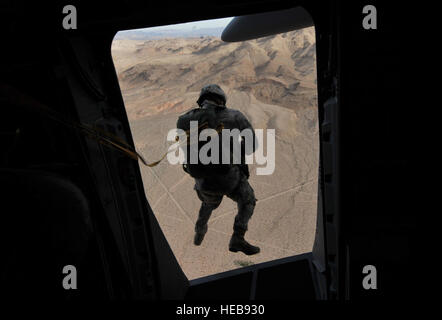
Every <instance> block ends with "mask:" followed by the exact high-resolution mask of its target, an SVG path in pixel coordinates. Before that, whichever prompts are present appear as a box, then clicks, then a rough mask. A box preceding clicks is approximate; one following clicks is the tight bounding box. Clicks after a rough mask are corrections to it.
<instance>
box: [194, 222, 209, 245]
mask: <svg viewBox="0 0 442 320" xmlns="http://www.w3.org/2000/svg"><path fill="white" fill-rule="evenodd" d="M206 232H207V224H205V225H204V226H202V227H200V226H199V225H198V224H196V225H195V237H194V238H193V243H194V244H195V245H196V246H199V245H200V244H201V242H203V239H204V236H205V235H206Z"/></svg>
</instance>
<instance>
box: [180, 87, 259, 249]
mask: <svg viewBox="0 0 442 320" xmlns="http://www.w3.org/2000/svg"><path fill="white" fill-rule="evenodd" d="M207 92H209V93H215V95H210V94H209V95H206V93H207ZM218 97H220V98H221V99H217V98H218ZM198 104H199V105H200V109H194V110H190V111H189V112H187V113H186V114H184V115H182V116H180V117H179V119H178V121H177V128H180V129H183V130H188V128H189V123H190V121H195V120H198V121H199V123H201V121H206V122H208V123H209V127H210V128H216V127H218V126H219V125H220V124H222V125H223V127H224V129H239V130H240V131H242V130H244V129H251V130H252V132H253V138H254V141H255V143H254V145H253V147H252V149H249V150H248V151H245V150H244V147H243V148H242V149H243V150H242V155H243V156H244V153H247V154H251V153H252V152H254V151H255V149H256V147H257V141H256V138H255V135H254V131H253V127H252V126H251V124H250V122H249V121H248V120H247V118H246V117H245V116H244V115H243V114H242V113H241V112H240V111H238V110H233V109H229V108H226V106H225V95H224V92H223V91H222V89H221V88H220V87H219V86H217V85H209V86H206V87H204V88H203V89H202V90H201V95H200V99H198ZM202 118H204V119H203V120H202ZM234 143H235V142H234ZM238 143H239V142H238ZM243 160H244V158H243ZM248 175H249V174H248V167H247V164H244V162H242V164H239V165H232V166H230V167H229V169H228V171H227V172H222V173H217V172H215V171H214V172H212V173H211V174H210V175H209V176H206V177H204V178H195V187H194V189H195V190H196V192H197V195H198V198H199V199H200V200H201V202H202V204H201V208H200V210H199V216H198V220H197V222H196V225H195V241H194V243H195V244H196V245H199V244H201V242H202V240H203V238H204V235H205V233H206V232H207V222H208V221H209V218H210V215H211V213H212V211H213V210H214V209H216V208H217V207H218V206H219V205H220V204H221V201H222V199H223V197H224V196H227V197H229V198H231V199H232V200H233V201H235V202H236V203H237V206H238V213H237V215H236V217H235V222H234V225H233V231H234V232H233V235H232V239H231V241H230V244H229V250H230V251H233V252H237V251H242V252H244V253H245V254H256V253H258V252H259V248H258V247H255V246H252V245H250V244H249V243H248V242H247V241H245V240H244V234H245V232H246V231H247V225H248V221H249V219H250V218H251V216H252V214H253V210H254V208H255V204H256V198H255V194H254V191H253V188H252V187H251V186H250V184H249V182H248Z"/></svg>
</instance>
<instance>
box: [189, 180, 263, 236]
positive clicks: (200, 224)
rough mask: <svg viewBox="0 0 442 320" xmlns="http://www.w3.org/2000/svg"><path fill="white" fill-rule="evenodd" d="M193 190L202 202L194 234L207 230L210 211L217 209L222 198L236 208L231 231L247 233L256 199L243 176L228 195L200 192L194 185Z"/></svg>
mask: <svg viewBox="0 0 442 320" xmlns="http://www.w3.org/2000/svg"><path fill="white" fill-rule="evenodd" d="M195 190H196V192H197V194H198V198H199V199H200V200H201V202H202V204H201V208H200V210H199V215H198V220H197V222H196V225H195V232H204V231H205V230H207V222H208V221H209V218H210V215H211V214H212V211H213V210H215V209H216V208H218V206H219V205H220V204H221V201H222V200H223V197H224V196H227V197H229V198H230V199H232V200H233V201H235V202H236V204H237V207H238V213H237V215H236V217H235V222H234V224H233V230H234V231H236V232H246V231H247V225H248V222H249V220H250V218H251V217H252V215H253V210H254V209H255V204H256V198H255V193H254V191H253V188H252V187H251V186H250V184H249V181H248V180H247V178H246V177H245V176H242V177H241V179H240V181H239V182H238V185H237V187H236V188H235V189H234V190H233V191H231V192H229V193H223V192H214V191H207V190H204V189H202V190H201V189H197V187H196V185H195Z"/></svg>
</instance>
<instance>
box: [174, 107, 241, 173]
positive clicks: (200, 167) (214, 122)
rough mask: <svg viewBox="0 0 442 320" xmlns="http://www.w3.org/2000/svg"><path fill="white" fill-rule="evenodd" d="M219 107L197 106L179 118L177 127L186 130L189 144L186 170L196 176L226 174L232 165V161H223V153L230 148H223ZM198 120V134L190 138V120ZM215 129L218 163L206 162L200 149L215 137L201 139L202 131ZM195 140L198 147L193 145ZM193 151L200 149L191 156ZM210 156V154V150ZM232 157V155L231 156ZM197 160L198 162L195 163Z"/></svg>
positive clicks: (186, 152) (186, 149) (184, 166)
mask: <svg viewBox="0 0 442 320" xmlns="http://www.w3.org/2000/svg"><path fill="white" fill-rule="evenodd" d="M216 113H217V108H210V109H204V108H197V109H193V110H190V111H189V112H187V113H185V114H184V115H182V116H180V117H179V118H178V122H177V128H178V129H181V130H184V131H186V133H187V144H186V148H185V154H186V164H184V165H183V168H184V170H185V171H186V172H187V173H189V174H190V175H191V176H192V177H194V178H205V177H210V176H212V175H214V174H224V173H227V172H228V171H229V170H230V168H231V167H232V164H231V163H232V162H230V163H228V164H223V163H222V154H223V152H230V150H223V148H222V139H221V136H222V135H221V133H222V129H223V124H222V123H221V121H219V120H218V119H217V118H218V117H217V115H216ZM191 121H197V123H198V136H197V139H194V140H195V141H192V139H190V122H191ZM208 128H210V129H214V130H215V131H216V132H217V135H218V139H219V140H218V142H219V143H218V151H219V152H218V157H217V158H218V163H212V162H210V163H208V164H204V163H202V162H201V159H200V156H199V155H200V150H201V148H202V147H203V146H204V145H205V144H207V143H208V142H209V141H210V140H211V139H213V138H214V137H211V136H209V137H208V138H207V141H199V137H200V133H201V131H203V130H204V129H208ZM193 142H197V147H195V146H194V145H193V146H192V143H193ZM191 151H193V152H195V151H198V154H197V155H196V156H195V155H194V156H193V157H191ZM208 156H210V151H209V154H208ZM229 158H230V157H229ZM191 160H193V161H191ZM195 160H196V163H195Z"/></svg>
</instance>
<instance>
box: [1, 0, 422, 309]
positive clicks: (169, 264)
mask: <svg viewBox="0 0 442 320" xmlns="http://www.w3.org/2000/svg"><path fill="white" fill-rule="evenodd" d="M67 4H70V5H74V6H75V7H76V8H77V14H78V21H77V26H78V27H77V29H69V30H65V29H64V28H63V25H62V20H63V17H64V14H63V12H62V10H63V7H64V6H65V5H67ZM365 4H366V3H365V2H362V1H352V2H344V1H338V0H327V1H315V0H302V1H295V0H293V1H285V0H281V1H279V0H276V1H270V0H259V1H258V0H236V1H231V0H223V1H206V2H196V1H169V0H165V1H151V0H149V1H143V2H132V1H124V2H105V1H71V2H69V3H65V2H63V1H47V2H29V3H28V2H25V1H6V2H2V4H0V16H1V18H0V24H1V26H2V30H3V36H2V46H1V47H2V49H1V50H0V51H1V59H0V63H1V66H0V74H1V76H0V101H1V108H2V115H1V117H0V123H1V129H0V139H1V146H2V148H1V149H2V150H1V158H0V161H1V163H0V186H1V187H0V188H1V197H0V200H1V209H0V212H1V220H2V222H1V232H0V237H1V241H0V247H1V250H0V252H1V256H2V258H1V263H0V270H1V271H0V275H1V278H0V291H1V295H2V297H4V298H5V299H11V300H23V299H33V300H38V299H45V300H51V299H53V300H97V299H98V300H149V301H158V300H185V301H201V300H205V301H207V300H219V299H231V300H348V299H350V300H353V299H354V300H363V299H393V298H405V297H408V296H409V295H410V293H411V292H413V294H417V293H418V292H419V290H418V286H419V282H420V281H419V279H418V278H412V279H409V282H407V284H404V283H403V280H404V278H406V277H407V274H409V272H411V270H414V269H415V268H417V266H418V264H419V263H418V262H417V261H416V259H415V257H416V256H417V255H418V252H419V248H418V246H417V239H416V238H417V235H416V233H415V230H416V226H415V217H414V215H413V214H411V213H410V211H411V210H410V206H411V204H410V203H409V202H408V201H404V200H405V199H411V198H413V194H412V192H413V188H412V187H411V186H410V180H409V177H410V175H411V173H410V172H411V169H410V162H409V156H408V151H409V150H408V148H409V145H408V143H409V141H408V140H407V139H404V130H405V127H406V123H407V122H409V121H410V120H411V118H412V115H411V114H409V113H406V112H401V111H402V110H403V106H404V105H405V104H404V103H405V102H406V101H405V100H406V98H405V97H401V94H400V93H402V92H403V84H404V81H406V80H405V77H404V73H403V72H404V71H403V70H404V69H403V66H404V63H405V62H404V60H405V58H404V56H403V55H402V53H401V52H402V51H403V44H404V43H405V39H404V38H405V37H404V34H403V32H402V31H401V29H400V27H398V26H399V25H400V23H401V21H400V20H401V19H405V18H404V17H405V16H404V15H403V14H402V12H401V11H400V10H401V9H398V8H396V7H394V6H391V7H390V6H387V5H386V4H385V3H384V2H380V1H374V2H371V3H370V4H372V5H375V6H376V8H377V12H378V21H379V22H378V29H377V30H365V29H364V28H363V27H362V23H361V21H362V19H363V16H364V14H363V13H362V8H363V6H364V5H365ZM231 16H234V17H237V18H235V19H234V20H233V21H232V23H230V25H229V26H228V27H227V28H226V29H225V30H224V33H223V37H222V39H223V40H224V41H239V40H244V39H254V38H258V37H261V36H266V35H271V34H276V33H278V32H285V31H289V30H295V29H299V28H304V27H307V26H312V25H314V26H315V31H316V45H317V47H316V52H317V86H318V112H319V114H318V116H319V124H320V166H319V168H318V170H319V190H318V210H317V230H316V237H315V243H314V247H313V250H312V252H310V253H305V254H301V255H296V256H293V257H288V258H284V259H280V260H274V261H269V262H266V263H260V264H255V265H252V266H247V267H244V268H239V269H236V270H232V271H227V272H224V273H221V274H214V275H211V276H208V277H204V278H199V279H195V280H191V281H189V280H188V279H187V278H186V276H185V274H184V273H183V271H182V270H181V268H180V266H179V264H178V262H177V260H176V258H175V257H174V255H173V252H172V250H171V249H170V247H169V245H168V243H167V241H166V239H165V236H164V234H163V233H162V231H161V229H160V227H159V224H158V222H157V220H156V218H155V216H154V214H153V212H152V209H151V207H150V205H149V203H148V201H147V199H146V196H145V194H144V187H143V182H142V180H141V175H140V169H139V166H138V163H137V160H136V157H135V158H134V157H130V156H128V153H131V152H132V155H133V152H134V143H133V139H132V135H131V131H130V127H129V123H128V118H127V115H126V111H125V107H124V102H123V99H122V95H121V91H120V87H119V83H118V79H117V75H116V71H115V68H114V64H113V61H112V57H111V43H112V40H113V37H114V36H115V34H116V33H117V32H118V31H120V30H128V29H135V28H144V27H149V26H159V25H167V24H173V23H181V22H188V21H196V20H203V19H214V18H222V17H231ZM106 137H108V138H106ZM109 139H110V141H109ZM123 149H124V150H123ZM66 265H74V266H76V268H77V270H78V288H77V289H75V290H72V289H71V290H66V289H65V288H64V287H63V286H62V280H63V277H64V276H65V274H64V273H63V267H64V266H66ZM365 265H373V266H375V267H376V268H377V274H378V283H379V289H378V290H365V289H364V288H363V286H362V285H361V283H362V281H363V277H364V274H363V272H362V270H363V267H364V266H365ZM233 288H234V289H233Z"/></svg>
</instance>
